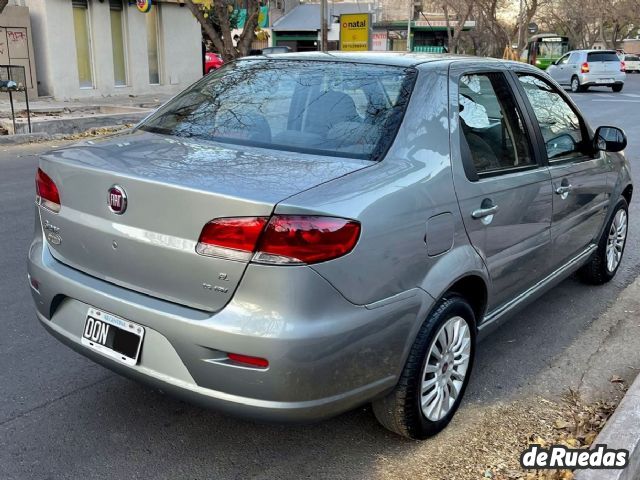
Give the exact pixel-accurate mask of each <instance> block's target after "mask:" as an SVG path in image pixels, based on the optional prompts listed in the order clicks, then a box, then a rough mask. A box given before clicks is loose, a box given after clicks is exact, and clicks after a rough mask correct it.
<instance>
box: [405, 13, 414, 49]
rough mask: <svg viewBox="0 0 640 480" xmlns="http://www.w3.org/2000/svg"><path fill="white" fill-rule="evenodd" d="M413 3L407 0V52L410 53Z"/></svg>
mask: <svg viewBox="0 0 640 480" xmlns="http://www.w3.org/2000/svg"><path fill="white" fill-rule="evenodd" d="M413 3H414V0H409V19H408V20H407V52H410V51H411V20H413Z"/></svg>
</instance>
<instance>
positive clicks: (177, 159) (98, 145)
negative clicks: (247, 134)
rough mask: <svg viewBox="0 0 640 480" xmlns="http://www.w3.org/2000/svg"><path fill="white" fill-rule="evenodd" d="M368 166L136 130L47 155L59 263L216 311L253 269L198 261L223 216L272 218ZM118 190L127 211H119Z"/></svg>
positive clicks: (49, 218)
mask: <svg viewBox="0 0 640 480" xmlns="http://www.w3.org/2000/svg"><path fill="white" fill-rule="evenodd" d="M371 164H372V162H370V161H367V160H357V159H344V158H337V157H325V156H315V155H306V154H298V153H292V152H274V151H272V150H261V149H254V148H247V147H237V148H236V147H229V146H222V145H220V144H214V143H206V144H205V143H202V142H199V143H198V142H192V141H190V140H183V139H178V138H176V137H168V136H162V135H156V134H152V133H147V132H142V131H136V132H133V133H131V134H126V135H121V136H115V137H111V138H108V139H103V140H98V141H89V142H84V143H82V144H79V145H77V146H73V147H69V148H65V149H61V150H57V151H54V152H51V153H49V154H47V155H44V156H43V157H42V158H41V162H40V166H41V168H42V169H43V171H44V172H45V173H46V174H47V175H49V176H50V177H51V178H52V179H53V181H54V182H55V183H56V185H57V187H58V189H59V191H60V197H61V204H62V208H61V210H60V212H59V213H58V214H55V213H53V212H50V211H48V210H46V209H44V208H41V209H40V210H41V219H42V223H43V225H45V224H46V223H48V224H49V226H50V227H52V228H55V229H57V235H58V237H59V239H60V242H59V243H57V242H56V243H57V244H56V243H53V242H49V248H50V250H51V252H52V254H53V255H54V257H56V258H57V259H58V260H59V261H61V262H63V263H66V264H68V265H69V266H71V267H74V268H76V269H78V270H81V271H83V272H86V273H88V274H90V275H93V276H95V277H98V278H101V279H103V280H106V281H109V282H112V283H114V284H117V285H120V286H123V287H126V288H129V289H132V290H135V291H138V292H142V293H145V294H148V295H151V296H154V297H158V298H162V299H165V300H168V301H171V302H175V303H179V304H183V305H187V306H190V307H193V308H197V309H201V310H207V311H216V310H219V309H221V308H222V307H224V305H225V304H226V303H227V302H228V301H229V299H230V298H231V296H232V295H233V293H234V291H235V288H236V286H237V285H238V283H239V281H240V279H241V277H242V274H243V273H244V270H245V267H246V264H247V261H239V260H237V259H235V260H231V259H227V258H218V257H205V256H202V255H198V254H197V253H196V244H197V241H198V237H199V235H200V232H201V230H202V228H203V226H204V225H205V224H206V223H207V222H209V221H210V220H212V219H214V218H220V217H242V216H265V217H268V216H269V215H271V213H272V211H273V209H274V206H275V205H276V204H277V203H278V202H279V201H281V200H283V199H285V198H288V197H290V196H291V195H294V194H296V193H299V192H301V191H304V190H307V189H309V188H312V187H314V186H316V185H319V184H321V183H324V182H327V181H329V180H332V179H334V178H337V177H340V176H343V175H346V174H348V173H350V172H353V171H356V170H358V169H361V168H365V167H367V166H370V165H371ZM113 186H118V187H119V188H121V189H122V191H123V192H124V193H125V195H126V200H127V205H126V210H125V211H124V212H123V213H122V214H120V215H119V214H116V213H114V212H113V211H112V210H111V209H110V208H109V202H108V192H109V190H110V189H111V188H112V187H113Z"/></svg>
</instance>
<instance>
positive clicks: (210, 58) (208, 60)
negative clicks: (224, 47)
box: [204, 52, 224, 73]
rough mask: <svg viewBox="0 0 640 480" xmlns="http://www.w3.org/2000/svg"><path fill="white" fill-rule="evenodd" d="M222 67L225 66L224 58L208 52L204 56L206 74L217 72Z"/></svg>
mask: <svg viewBox="0 0 640 480" xmlns="http://www.w3.org/2000/svg"><path fill="white" fill-rule="evenodd" d="M222 65H224V61H223V60H222V57H221V56H220V55H218V54H217V53H212V52H207V53H206V54H205V56H204V71H205V72H206V73H210V72H211V71H213V70H217V69H218V68H220V67H221V66H222Z"/></svg>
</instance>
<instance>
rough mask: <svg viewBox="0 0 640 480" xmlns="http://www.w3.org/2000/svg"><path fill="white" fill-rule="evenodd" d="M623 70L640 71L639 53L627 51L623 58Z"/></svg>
mask: <svg viewBox="0 0 640 480" xmlns="http://www.w3.org/2000/svg"><path fill="white" fill-rule="evenodd" d="M623 60H624V65H625V72H629V73H631V72H635V73H640V55H634V54H630V53H627V54H625V56H624V58H623Z"/></svg>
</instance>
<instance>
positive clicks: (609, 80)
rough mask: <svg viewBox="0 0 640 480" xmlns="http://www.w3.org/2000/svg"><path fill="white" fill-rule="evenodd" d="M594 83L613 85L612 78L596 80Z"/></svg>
mask: <svg viewBox="0 0 640 480" xmlns="http://www.w3.org/2000/svg"><path fill="white" fill-rule="evenodd" d="M596 83H613V78H600V79H598V80H596Z"/></svg>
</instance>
